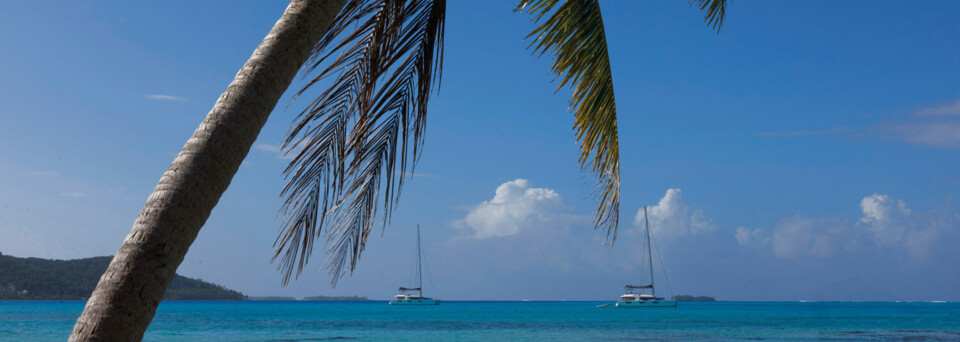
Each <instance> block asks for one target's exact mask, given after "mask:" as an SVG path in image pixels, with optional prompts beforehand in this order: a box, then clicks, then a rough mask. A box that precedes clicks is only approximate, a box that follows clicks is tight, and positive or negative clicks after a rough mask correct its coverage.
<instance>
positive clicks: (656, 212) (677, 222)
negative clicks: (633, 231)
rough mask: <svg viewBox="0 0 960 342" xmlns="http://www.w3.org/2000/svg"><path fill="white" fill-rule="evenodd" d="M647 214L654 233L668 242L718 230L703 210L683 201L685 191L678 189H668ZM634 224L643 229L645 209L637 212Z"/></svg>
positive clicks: (648, 209)
mask: <svg viewBox="0 0 960 342" xmlns="http://www.w3.org/2000/svg"><path fill="white" fill-rule="evenodd" d="M647 213H648V215H649V216H650V230H651V231H652V233H653V234H654V235H655V236H656V237H658V238H662V239H664V240H666V241H669V240H672V239H676V238H680V237H683V236H687V235H698V234H701V233H703V232H706V231H711V230H713V229H715V228H716V224H714V222H713V220H712V219H708V218H706V217H705V216H704V215H703V211H702V210H699V209H691V208H690V205H689V204H687V202H686V200H684V199H683V191H682V190H680V189H677V188H671V189H667V192H666V194H664V195H663V197H662V198H660V202H658V203H657V205H654V206H650V207H648V208H647ZM633 224H634V225H636V226H637V227H643V208H640V210H638V211H637V215H636V217H635V218H634V221H633Z"/></svg>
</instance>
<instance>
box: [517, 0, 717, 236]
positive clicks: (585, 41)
mask: <svg viewBox="0 0 960 342" xmlns="http://www.w3.org/2000/svg"><path fill="white" fill-rule="evenodd" d="M557 5H559V6H557ZM690 5H691V6H693V5H697V6H699V10H700V11H701V12H703V11H705V13H704V21H705V22H706V23H707V25H712V26H713V28H714V29H716V30H717V32H719V30H720V27H721V25H722V24H723V20H724V16H725V14H726V0H692V1H690ZM555 7H556V10H554V8H555ZM515 10H516V11H524V10H525V11H527V12H529V13H531V14H533V16H534V21H535V22H541V21H542V24H540V26H538V27H537V28H535V29H534V30H533V32H531V33H530V34H529V35H527V38H530V37H534V41H533V42H532V43H531V44H530V47H532V48H533V49H534V52H535V53H539V54H540V55H543V54H544V53H547V52H550V53H551V54H553V55H555V56H556V60H555V61H554V63H553V66H552V67H551V71H553V73H554V74H556V77H557V78H558V79H561V82H560V85H559V86H558V87H557V90H560V89H561V88H563V87H564V86H565V85H567V84H570V85H571V87H573V96H572V98H571V99H570V105H571V106H570V107H571V111H572V112H573V114H574V129H575V130H576V134H577V139H578V140H579V141H580V166H581V167H582V168H587V164H588V163H589V164H590V169H591V171H593V172H594V173H595V174H597V177H598V178H599V180H598V184H597V189H596V190H597V192H596V193H597V195H598V197H599V204H598V205H597V210H596V218H595V227H594V228H597V229H599V228H606V230H607V238H608V239H609V240H610V242H611V243H613V242H615V241H616V239H617V224H618V222H619V216H620V150H619V138H618V136H617V109H616V108H617V106H616V101H615V100H614V95H613V94H614V92H613V75H612V72H611V69H610V59H609V56H608V53H607V42H606V35H605V33H604V28H603V18H602V16H601V14H600V4H599V3H598V2H597V0H521V1H520V3H519V4H518V5H517V8H516V9H515ZM548 15H549V16H548ZM544 18H546V19H544Z"/></svg>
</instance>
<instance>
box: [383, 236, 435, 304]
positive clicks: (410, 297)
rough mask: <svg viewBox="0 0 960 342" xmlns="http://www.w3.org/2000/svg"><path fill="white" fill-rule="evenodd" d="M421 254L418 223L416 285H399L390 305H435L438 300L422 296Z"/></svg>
mask: <svg viewBox="0 0 960 342" xmlns="http://www.w3.org/2000/svg"><path fill="white" fill-rule="evenodd" d="M422 255H423V252H422V251H421V247H420V225H419V224H418V225H417V286H416V287H400V289H399V290H398V292H399V293H397V295H396V296H394V297H393V300H391V301H390V305H437V304H440V301H438V300H436V299H433V298H430V297H424V296H423V273H422V272H421V271H422V262H421V259H422Z"/></svg>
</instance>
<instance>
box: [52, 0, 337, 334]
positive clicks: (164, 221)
mask: <svg viewBox="0 0 960 342" xmlns="http://www.w3.org/2000/svg"><path fill="white" fill-rule="evenodd" d="M344 2H345V1H344V0H293V1H291V2H290V5H289V6H288V7H287V10H286V11H285V12H284V14H283V16H282V17H281V18H280V20H279V21H277V23H276V25H274V27H273V29H272V30H270V33H269V34H267V37H266V38H264V39H263V42H261V43H260V46H258V47H257V49H256V50H255V51H254V52H253V55H252V56H250V59H249V60H247V63H246V64H244V66H243V68H241V69H240V72H238V73H237V76H236V78H234V80H233V82H232V83H230V86H229V87H228V88H227V90H226V91H225V92H224V93H223V95H220V98H219V99H218V100H217V103H216V104H215V105H214V106H213V109H212V110H211V111H210V113H209V114H207V117H206V118H205V119H204V120H203V122H202V123H201V124H200V127H199V128H197V130H196V131H195V132H194V133H193V136H192V137H191V138H190V140H188V141H187V143H186V145H184V147H183V150H181V151H180V154H179V155H177V158H176V159H174V160H173V164H172V165H170V169H168V170H167V172H165V173H164V174H163V176H162V177H161V178H160V182H159V184H157V187H156V188H155V189H154V190H153V193H152V194H150V197H149V198H148V199H147V204H146V205H145V206H144V208H143V210H142V211H140V215H139V216H137V220H136V222H134V225H133V229H131V230H130V234H129V235H127V237H126V239H124V241H123V245H122V246H121V247H120V250H119V251H118V252H117V254H116V256H114V258H113V261H112V262H111V263H110V266H109V267H108V268H107V270H106V272H104V274H103V276H102V277H100V282H99V283H98V284H97V288H96V289H95V290H94V291H93V294H92V295H91V296H90V299H89V300H88V301H87V305H86V307H85V308H84V309H83V313H82V314H81V315H80V318H79V319H77V323H76V325H75V326H74V328H73V334H72V335H70V341H139V340H141V339H143V333H144V331H146V330H147V326H149V325H150V321H151V320H152V319H153V315H154V313H155V312H156V310H157V305H159V304H160V301H161V300H162V299H163V294H164V292H165V291H166V289H167V285H169V284H170V281H171V280H172V279H173V276H174V274H175V272H176V270H177V267H178V266H180V263H181V262H183V257H184V256H185V255H186V254H187V249H189V248H190V244H192V243H193V240H194V239H196V237H197V234H198V233H199V232H200V228H201V227H203V224H204V222H206V220H207V218H208V217H209V216H210V211H211V210H213V207H214V206H216V204H217V202H218V201H219V200H220V196H221V195H222V194H223V192H224V191H226V190H227V186H228V185H230V180H231V179H232V178H233V175H234V174H236V172H237V169H238V168H239V167H240V163H241V162H243V158H244V157H246V155H247V152H249V151H250V147H251V146H252V145H253V143H254V141H256V139H257V135H258V134H259V133H260V129H261V128H263V125H264V124H265V123H266V121H267V117H268V116H269V115H270V112H271V111H273V108H274V106H276V104H277V101H279V99H280V96H282V95H283V92H284V91H285V90H286V89H287V87H288V86H289V85H290V82H291V81H292V80H293V77H294V76H295V75H296V73H297V71H298V70H299V69H300V67H301V65H303V63H304V62H306V60H307V58H308V57H309V55H310V52H311V50H312V49H313V47H314V46H315V45H316V43H317V42H318V41H319V40H320V39H321V37H322V36H323V34H324V33H326V31H327V29H328V28H329V27H330V25H331V23H332V22H333V20H334V19H335V18H336V16H337V13H338V12H339V11H340V9H341V8H342V7H343V5H344Z"/></svg>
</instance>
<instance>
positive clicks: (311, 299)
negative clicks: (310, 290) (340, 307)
mask: <svg viewBox="0 0 960 342" xmlns="http://www.w3.org/2000/svg"><path fill="white" fill-rule="evenodd" d="M247 300H252V301H267V302H298V301H304V302H368V301H370V300H369V299H367V297H360V296H313V297H304V298H303V299H296V298H294V297H283V296H260V297H255V296H250V297H247Z"/></svg>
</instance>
